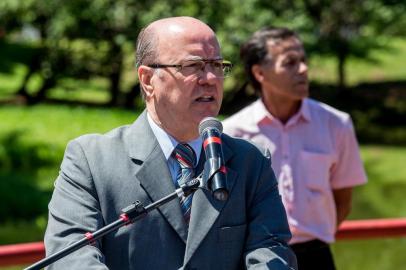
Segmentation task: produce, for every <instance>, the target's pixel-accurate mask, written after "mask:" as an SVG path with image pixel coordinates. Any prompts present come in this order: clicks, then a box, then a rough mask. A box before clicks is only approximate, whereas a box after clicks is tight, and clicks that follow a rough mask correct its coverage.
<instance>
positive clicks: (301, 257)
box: [290, 240, 336, 270]
mask: <svg viewBox="0 0 406 270" xmlns="http://www.w3.org/2000/svg"><path fill="white" fill-rule="evenodd" d="M290 247H291V248H292V250H293V251H294V252H295V254H296V258H297V265H298V267H299V270H318V269H320V270H335V269H336V268H335V265H334V260H333V255H332V253H331V250H330V247H329V245H328V244H326V243H324V242H322V241H320V240H312V241H308V242H304V243H297V244H292V245H290Z"/></svg>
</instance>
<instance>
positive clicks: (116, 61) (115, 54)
mask: <svg viewBox="0 0 406 270" xmlns="http://www.w3.org/2000/svg"><path fill="white" fill-rule="evenodd" d="M110 59H111V63H112V64H111V72H110V74H109V80H110V89H109V92H110V101H109V103H108V104H109V105H110V106H117V105H119V104H118V103H119V95H120V78H121V70H122V66H123V54H122V52H121V47H120V46H118V45H117V44H115V43H112V48H111V57H110Z"/></svg>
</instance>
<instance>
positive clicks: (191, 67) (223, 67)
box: [148, 59, 233, 78]
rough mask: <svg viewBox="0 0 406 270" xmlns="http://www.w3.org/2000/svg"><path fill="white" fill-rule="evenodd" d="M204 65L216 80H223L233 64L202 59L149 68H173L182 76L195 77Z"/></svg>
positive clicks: (153, 65)
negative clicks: (207, 66)
mask: <svg viewBox="0 0 406 270" xmlns="http://www.w3.org/2000/svg"><path fill="white" fill-rule="evenodd" d="M206 65H209V67H210V71H211V72H213V74H214V75H216V77H218V78H225V77H227V76H229V75H230V73H231V68H232V67H233V64H231V62H229V61H226V60H221V59H214V60H208V59H202V60H188V61H185V62H183V63H181V64H178V65H164V64H151V65H148V67H151V68H168V67H174V68H176V69H177V71H178V72H181V73H182V74H183V75H184V76H190V75H196V74H197V73H198V72H199V71H204V70H205V68H206Z"/></svg>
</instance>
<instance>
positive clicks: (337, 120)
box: [307, 98, 351, 125]
mask: <svg viewBox="0 0 406 270" xmlns="http://www.w3.org/2000/svg"><path fill="white" fill-rule="evenodd" d="M307 103H308V106H309V110H310V112H311V114H312V117H323V118H326V119H328V121H329V122H331V123H333V124H336V125H347V124H348V123H349V122H350V121H351V117H350V115H349V114H348V113H346V112H343V111H340V110H339V109H337V108H334V107H332V106H330V105H328V104H326V103H323V102H321V101H317V100H314V99H311V98H308V99H307Z"/></svg>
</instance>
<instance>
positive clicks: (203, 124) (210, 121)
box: [199, 117, 223, 136]
mask: <svg viewBox="0 0 406 270" xmlns="http://www.w3.org/2000/svg"><path fill="white" fill-rule="evenodd" d="M207 128H214V129H217V130H218V132H219V133H220V134H221V133H222V132H223V125H222V124H221V122H220V121H219V120H217V119H216V118H215V117H205V118H204V119H203V120H202V121H200V124H199V134H200V136H202V135H203V132H204V131H205V130H206V129H207Z"/></svg>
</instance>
